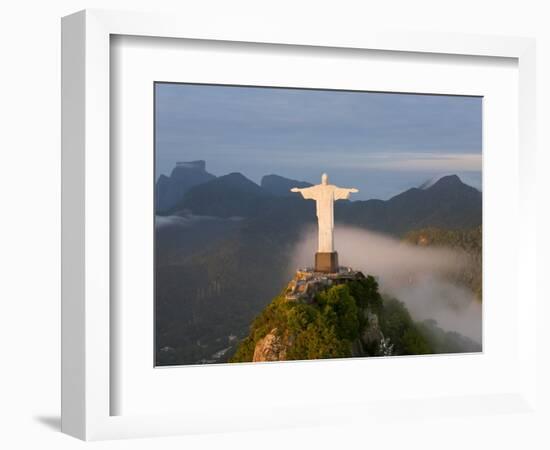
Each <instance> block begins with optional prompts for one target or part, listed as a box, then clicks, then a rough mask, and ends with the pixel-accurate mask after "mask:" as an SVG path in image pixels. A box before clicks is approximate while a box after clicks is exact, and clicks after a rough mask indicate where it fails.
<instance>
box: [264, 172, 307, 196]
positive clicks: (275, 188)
mask: <svg viewBox="0 0 550 450" xmlns="http://www.w3.org/2000/svg"><path fill="white" fill-rule="evenodd" d="M261 186H262V188H264V189H265V190H266V191H267V192H269V193H270V194H272V195H280V196H289V195H294V194H293V193H292V192H290V190H291V189H292V188H293V187H297V188H305V187H310V186H313V185H312V184H311V183H308V182H307V181H298V180H292V179H291V178H285V177H281V176H279V175H265V176H264V177H262V182H261Z"/></svg>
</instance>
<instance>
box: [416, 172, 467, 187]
mask: <svg viewBox="0 0 550 450" xmlns="http://www.w3.org/2000/svg"><path fill="white" fill-rule="evenodd" d="M436 186H437V189H440V188H452V187H460V186H467V187H469V188H472V186H470V185H468V184H466V183H464V182H463V181H462V180H461V179H460V177H459V176H458V175H455V174H453V175H440V176H437V177H433V178H430V179H429V180H426V181H424V182H423V183H422V184H421V185H420V186H418V189H422V190H427V189H431V188H433V187H436ZM472 189H475V188H472ZM476 190H477V189H476Z"/></svg>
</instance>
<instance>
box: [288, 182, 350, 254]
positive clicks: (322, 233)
mask: <svg viewBox="0 0 550 450" xmlns="http://www.w3.org/2000/svg"><path fill="white" fill-rule="evenodd" d="M298 192H300V193H301V194H302V197H304V198H305V199H309V200H315V202H316V204H317V222H318V225H319V244H318V249H317V251H318V252H319V253H332V252H334V202H335V201H336V200H345V199H348V198H349V196H350V194H351V192H352V189H346V188H341V187H338V186H335V185H333V184H317V185H315V186H311V187H308V188H303V189H299V190H298Z"/></svg>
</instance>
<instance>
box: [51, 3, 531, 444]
mask: <svg viewBox="0 0 550 450" xmlns="http://www.w3.org/2000/svg"><path fill="white" fill-rule="evenodd" d="M340 31H342V30H340ZM62 42H63V349H62V350H63V352H62V354H63V367H62V372H63V405H62V407H63V421H62V424H63V430H64V431H65V432H67V433H69V434H72V435H74V436H77V437H80V438H83V439H107V438H114V437H138V436H158V435H163V434H178V433H191V432H194V433H196V432H207V431H222V430H239V429H254V428H259V427H265V423H267V422H269V423H270V424H271V426H276V427H280V426H285V425H290V424H292V425H294V426H295V425H301V424H303V425H307V424H311V423H323V422H324V421H325V420H326V421H329V420H330V421H334V420H348V419H349V420H351V418H352V417H361V418H363V419H364V418H365V417H373V418H376V417H379V416H380V415H382V416H385V417H386V418H388V419H390V420H391V417H392V414H394V413H393V412H392V411H393V408H391V407H390V405H391V404H395V402H396V401H399V402H402V405H403V408H405V410H407V411H409V412H410V413H411V414H417V413H418V411H421V410H429V409H430V408H431V407H430V406H429V405H432V406H433V405H437V406H433V408H434V409H436V410H437V411H439V412H440V413H441V414H445V411H452V412H453V414H457V413H458V414H465V415H467V414H479V413H480V412H483V413H486V414H490V413H493V412H496V411H499V410H500V409H501V406H502V404H503V403H505V404H506V405H508V407H509V408H511V409H512V410H514V411H518V412H521V411H524V410H526V409H528V408H529V406H528V405H529V402H530V401H531V400H532V399H533V398H534V395H535V391H534V390H535V389H536V387H535V385H534V383H533V382H532V380H533V377H534V371H535V355H534V354H533V352H531V351H530V349H529V345H527V343H529V342H530V341H532V340H533V339H535V338H534V334H533V333H535V331H534V330H535V328H534V326H532V325H533V324H534V321H535V319H534V313H533V312H532V311H534V309H529V308H530V306H532V303H530V302H534V301H535V298H536V296H535V295H533V296H532V297H531V298H530V299H527V300H526V299H525V298H523V297H522V299H521V302H520V301H519V297H518V290H517V288H518V286H519V284H518V283H520V282H521V283H522V285H525V286H527V285H528V284H529V282H528V277H529V276H530V275H529V270H528V267H529V264H531V256H532V255H533V253H532V249H533V248H534V246H535V242H534V238H531V237H526V235H527V234H528V233H525V231H526V230H528V229H529V227H530V226H531V224H532V220H533V217H534V216H533V211H532V205H530V204H529V200H528V199H527V197H528V196H527V195H526V194H527V193H528V191H529V189H531V187H530V184H529V176H530V171H531V170H532V167H533V166H532V164H533V158H534V156H533V154H532V151H533V148H532V147H533V145H532V144H533V142H532V136H531V133H530V127H531V125H530V124H532V123H533V117H534V107H533V99H534V85H533V83H532V77H533V71H534V68H533V67H534V66H533V64H534V50H533V48H534V44H533V42H532V41H531V40H528V39H520V38H497V37H476V36H467V35H464V36H462V35H460V36H459V37H458V38H457V36H455V35H446V34H441V35H439V34H438V35H420V34H399V33H395V32H392V33H388V32H383V31H372V32H369V33H363V32H361V33H359V34H354V33H352V32H350V33H340V32H339V33H337V34H332V33H329V34H326V33H325V32H321V31H319V32H315V31H314V30H309V31H308V32H305V31H298V30H286V31H284V32H283V31H278V30H276V29H275V28H271V27H270V26H269V25H266V26H265V27H263V28H262V29H261V30H260V29H258V28H256V26H254V25H251V26H250V27H249V28H247V27H246V26H245V27H243V28H241V29H239V30H236V29H233V28H232V27H230V26H229V24H227V23H225V24H223V23H222V24H221V25H220V24H219V23H217V22H213V23H212V24H209V25H208V26H207V27H204V24H202V25H200V24H193V23H192V20H191V19H190V18H185V19H183V20H181V18H173V17H167V16H163V15H148V14H137V13H136V14H134V13H114V12H102V11H86V12H81V13H77V14H75V15H72V16H68V17H66V18H64V19H63V39H62ZM518 117H519V120H518ZM518 161H519V171H518ZM520 217H521V220H520ZM520 237H521V240H520ZM503 240H506V242H507V246H506V248H504V247H503V246H502V242H503ZM404 373H406V374H407V380H408V382H407V383H402V382H399V380H400V379H402V375H403V374H404ZM365 383H367V384H369V385H372V386H379V387H380V389H375V390H372V389H358V386H363V385H364V384H365ZM265 386H270V388H269V389H265ZM259 392H261V395H260V396H259V395H258V393H259ZM320 392H322V395H319V393H320ZM259 397H261V400H260V399H259ZM480 399H482V401H481V400H480ZM392 402H393V403H392ZM400 404H401V403H400Z"/></svg>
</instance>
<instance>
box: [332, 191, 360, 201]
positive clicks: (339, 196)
mask: <svg viewBox="0 0 550 450" xmlns="http://www.w3.org/2000/svg"><path fill="white" fill-rule="evenodd" d="M357 192H359V189H355V188H349V189H348V188H336V189H335V192H334V200H347V199H348V198H349V196H350V195H351V194H355V193H357Z"/></svg>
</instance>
